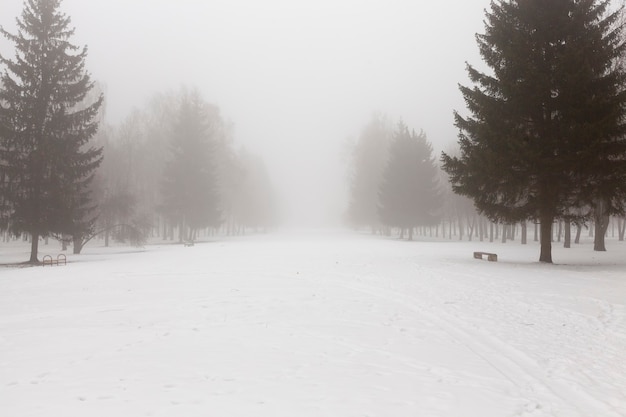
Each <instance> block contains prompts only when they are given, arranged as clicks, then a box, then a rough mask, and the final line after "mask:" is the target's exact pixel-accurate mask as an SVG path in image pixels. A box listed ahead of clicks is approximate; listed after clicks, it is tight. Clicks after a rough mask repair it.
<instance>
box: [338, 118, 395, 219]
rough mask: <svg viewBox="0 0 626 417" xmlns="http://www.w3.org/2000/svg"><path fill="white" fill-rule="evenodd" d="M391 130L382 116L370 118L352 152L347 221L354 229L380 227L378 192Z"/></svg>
mask: <svg viewBox="0 0 626 417" xmlns="http://www.w3.org/2000/svg"><path fill="white" fill-rule="evenodd" d="M390 138H391V128H390V127H389V122H388V121H387V118H386V117H385V116H383V115H381V114H375V115H373V116H372V119H371V120H370V122H369V123H368V124H367V126H365V128H364V129H363V131H362V132H361V134H360V136H359V138H358V141H357V143H356V145H355V146H354V150H353V151H352V155H351V156H352V177H351V178H350V180H351V183H350V203H349V207H348V220H349V222H350V223H351V224H352V225H354V226H357V227H359V226H370V227H372V228H373V229H375V228H376V227H378V226H379V225H380V220H379V217H378V191H379V189H380V183H381V180H382V176H383V171H384V169H385V165H386V163H387V157H388V152H389V151H388V147H389V141H390Z"/></svg>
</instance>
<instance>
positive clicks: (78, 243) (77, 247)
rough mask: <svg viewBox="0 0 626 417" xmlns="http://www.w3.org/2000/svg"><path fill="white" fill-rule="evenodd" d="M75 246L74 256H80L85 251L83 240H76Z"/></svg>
mask: <svg viewBox="0 0 626 417" xmlns="http://www.w3.org/2000/svg"><path fill="white" fill-rule="evenodd" d="M73 242H74V245H73V253H74V255H79V254H80V251H81V250H83V240H82V239H74V241H73Z"/></svg>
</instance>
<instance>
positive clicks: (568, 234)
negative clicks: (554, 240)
mask: <svg viewBox="0 0 626 417" xmlns="http://www.w3.org/2000/svg"><path fill="white" fill-rule="evenodd" d="M563 247H564V248H567V249H569V248H571V247H572V223H571V222H570V221H569V220H566V221H565V239H564V241H563Z"/></svg>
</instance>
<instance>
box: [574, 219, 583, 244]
mask: <svg viewBox="0 0 626 417" xmlns="http://www.w3.org/2000/svg"><path fill="white" fill-rule="evenodd" d="M582 231H583V226H582V224H580V223H579V224H577V225H576V239H574V243H575V244H577V245H578V244H579V243H580V234H581V232H582Z"/></svg>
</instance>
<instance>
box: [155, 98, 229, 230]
mask: <svg viewBox="0 0 626 417" xmlns="http://www.w3.org/2000/svg"><path fill="white" fill-rule="evenodd" d="M210 123H211V119H210V118H209V113H208V105H207V104H206V103H205V102H203V101H202V100H201V98H200V96H199V94H198V93H193V94H187V93H184V94H183V95H182V98H181V103H180V109H179V117H178V120H177V121H176V123H175V125H174V127H173V132H172V141H171V146H170V150H171V155H170V159H169V160H168V162H167V163H166V165H165V169H164V178H163V187H162V196H163V211H164V212H165V213H166V215H167V216H168V217H170V219H171V220H172V221H174V222H175V223H177V224H178V225H179V231H180V236H179V239H180V240H181V241H182V240H183V239H190V240H191V239H193V238H194V233H195V231H196V230H198V229H200V228H204V227H209V226H217V225H218V224H219V223H220V221H221V213H220V211H219V209H218V200H217V192H216V186H217V185H216V183H217V182H216V178H215V172H216V170H215V161H214V160H213V155H212V147H214V144H213V143H212V137H211V128H212V126H211V125H210ZM187 232H190V234H187Z"/></svg>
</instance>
